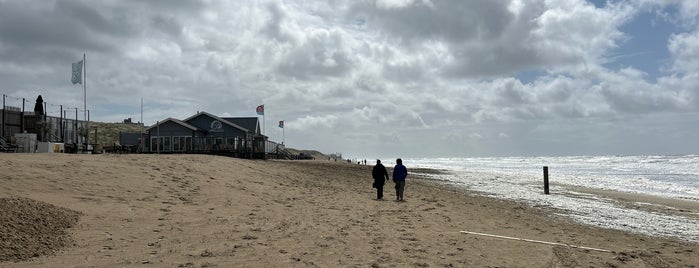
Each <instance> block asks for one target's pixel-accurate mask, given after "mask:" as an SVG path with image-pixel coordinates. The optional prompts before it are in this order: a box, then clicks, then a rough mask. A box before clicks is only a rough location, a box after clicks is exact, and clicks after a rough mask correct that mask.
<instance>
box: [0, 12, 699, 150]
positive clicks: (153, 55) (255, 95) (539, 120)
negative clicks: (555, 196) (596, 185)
mask: <svg viewBox="0 0 699 268" xmlns="http://www.w3.org/2000/svg"><path fill="white" fill-rule="evenodd" d="M697 6H699V4H697V1H692V0H685V1H680V0H663V1H661V0H631V1H611V2H608V3H607V4H606V5H604V7H603V8H596V7H595V6H594V5H592V4H591V3H588V2H586V1H583V0H531V1H519V0H514V1H510V0H492V1H457V0H453V1H422V0H395V1H390V0H385V1H384V0H382V1H370V0H363V1H352V2H344V1H308V2H303V1H296V2H284V1H261V2H255V3H250V2H246V1H220V2H218V1H217V2H207V1H203V2H196V1H181V2H168V3H160V2H139V3H128V4H126V3H122V2H118V1H117V2H97V3H91V4H90V5H86V4H85V3H83V2H80V1H65V2H64V1H61V2H56V3H52V2H46V1H35V2H31V3H29V4H24V3H23V4H17V3H15V2H1V1H0V62H1V63H2V65H0V66H2V67H0V81H3V83H4V85H3V86H4V87H5V88H10V90H11V91H10V92H7V93H9V94H13V95H17V94H20V95H34V94H36V93H40V92H39V91H38V89H46V92H43V93H44V98H45V99H46V100H47V101H48V102H50V103H58V104H66V105H70V106H78V105H79V106H82V103H81V101H80V100H79V98H77V97H76V93H75V91H76V90H75V88H74V87H72V86H71V85H70V84H69V82H68V78H67V77H68V76H67V71H66V68H68V67H69V63H70V62H74V61H77V60H78V59H79V58H80V56H81V54H82V53H83V52H85V51H86V53H87V57H88V68H89V69H88V70H89V73H88V85H89V86H88V90H89V92H88V96H89V99H90V102H89V105H90V106H92V109H93V110H94V111H95V113H93V118H97V119H98V120H103V121H119V120H121V119H123V118H122V117H125V116H126V115H128V114H129V112H130V111H133V112H134V113H136V111H138V110H139V109H138V107H136V106H137V105H138V104H139V100H140V98H141V97H143V98H144V100H145V102H146V122H147V123H153V122H155V120H161V119H163V118H167V117H179V118H185V117H187V116H189V115H191V114H193V113H195V112H196V111H201V110H205V111H208V112H211V113H214V114H228V115H233V116H236V115H239V116H253V115H254V107H255V106H256V105H259V104H262V103H264V104H265V105H266V108H267V110H268V112H267V115H266V116H267V119H266V120H267V121H271V122H276V120H285V121H286V123H287V125H286V129H285V130H286V137H287V144H290V146H292V147H302V148H303V147H305V148H316V149H320V150H323V151H329V152H332V151H340V152H345V155H348V156H349V155H351V154H353V153H354V154H360V153H368V154H375V155H390V154H393V153H395V154H399V153H400V154H413V155H416V156H420V154H430V155H440V154H443V155H457V156H458V155H462V154H473V155H478V154H507V153H513V154H538V153H559V154H566V153H575V152H578V151H582V152H591V153H594V152H595V151H596V152H607V151H610V152H612V153H613V150H614V149H615V148H617V149H618V150H622V151H621V152H619V153H624V152H623V150H626V149H628V148H633V146H631V145H624V146H619V147H614V146H613V144H614V143H615V142H618V143H619V144H623V142H626V141H627V140H626V139H625V137H623V135H622V134H620V133H623V132H627V133H641V132H643V124H641V123H638V122H641V121H643V118H652V119H653V120H660V121H663V120H667V119H668V118H672V116H678V115H682V116H680V117H682V118H692V117H691V115H695V113H697V112H699V89H697V87H696V86H694V85H697V84H699V61H697V60H696V59H698V58H699V57H698V56H699V55H698V53H697V51H699V49H697V48H698V47H699V30H697V24H696V18H697V9H699V8H697ZM673 8H675V9H677V10H678V13H677V16H678V17H679V18H678V19H677V20H669V19H667V17H658V18H662V19H665V20H668V21H670V22H672V23H676V24H677V25H680V26H678V29H679V30H677V31H676V32H674V34H672V35H671V37H670V39H669V40H667V50H668V52H669V53H670V56H671V58H670V59H668V60H667V61H666V62H665V64H666V66H669V68H665V69H662V68H661V66H660V64H658V66H659V67H658V69H662V71H663V72H664V73H662V75H660V76H657V77H652V76H651V75H649V74H648V73H645V72H643V71H641V69H640V68H635V67H634V66H618V65H617V64H615V62H614V61H615V55H616V53H618V51H617V50H618V49H620V48H622V47H623V46H620V45H621V44H628V42H634V41H635V40H634V39H633V38H632V37H631V36H628V35H627V34H628V33H624V32H622V29H623V26H624V25H626V24H627V23H629V22H630V21H632V20H633V19H634V18H635V16H638V14H641V13H643V12H650V14H654V15H656V16H665V15H668V16H669V15H671V14H674V13H671V12H672V9H673ZM71 10H81V12H84V13H85V14H88V15H87V16H84V17H79V18H76V17H74V16H72V14H73V11H71ZM690 26H691V27H690ZM682 29H685V30H682ZM529 74H532V75H529ZM527 76H529V77H527ZM3 93H5V92H3ZM77 95H79V94H77ZM21 97H28V98H30V97H33V96H21ZM117 104H119V105H122V107H121V108H118V109H117V108H112V107H114V106H117ZM130 117H137V116H135V114H134V115H132V116H130ZM634 120H635V121H634ZM631 121H633V122H634V123H629V122H631ZM672 122H683V123H687V122H690V123H691V122H692V121H691V119H686V120H675V121H672ZM570 124H575V125H573V126H571V125H570ZM649 124H655V125H656V126H668V125H667V124H663V123H662V122H659V121H658V122H651V123H649ZM660 128H661V127H656V128H653V130H648V131H651V132H652V135H650V134H649V135H648V137H657V136H662V135H657V134H658V133H660V130H658V129H660ZM677 128H682V129H684V130H685V131H679V133H691V131H689V129H688V128H687V127H681V126H677ZM605 131H609V133H604V132H605ZM269 133H270V135H271V137H272V139H276V140H279V139H280V137H276V136H274V135H277V134H279V136H281V133H277V131H275V130H270V132H269ZM677 135H680V134H677ZM681 135H684V136H679V137H676V138H677V139H682V137H685V139H687V140H689V138H692V139H694V137H693V136H691V135H690V134H681ZM690 136H691V137H690ZM687 137H689V138H687ZM580 140H584V142H582V141H580ZM628 140H631V139H628ZM551 141H553V142H554V143H555V144H556V145H558V146H559V147H558V149H556V148H551V149H545V150H544V149H540V147H542V146H541V145H543V144H546V143H547V142H551ZM576 141H577V143H578V146H570V145H569V144H572V143H575V142H576ZM622 141H623V142H622ZM656 141H657V140H656ZM649 143H650V142H649ZM415 144H419V145H420V146H419V148H416V146H415ZM601 144H602V145H601ZM682 149H684V148H679V149H678V148H674V149H668V150H672V151H673V152H678V151H682Z"/></svg>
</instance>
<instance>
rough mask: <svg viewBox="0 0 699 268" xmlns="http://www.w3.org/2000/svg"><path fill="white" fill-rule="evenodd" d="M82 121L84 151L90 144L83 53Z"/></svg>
mask: <svg viewBox="0 0 699 268" xmlns="http://www.w3.org/2000/svg"><path fill="white" fill-rule="evenodd" d="M83 119H85V124H84V126H85V130H86V132H85V133H86V134H85V149H87V146H89V144H90V128H89V127H90V125H89V124H88V121H90V120H89V119H87V61H86V60H85V53H83Z"/></svg>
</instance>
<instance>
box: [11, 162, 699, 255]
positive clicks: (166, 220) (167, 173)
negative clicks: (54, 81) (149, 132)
mask: <svg viewBox="0 0 699 268" xmlns="http://www.w3.org/2000/svg"><path fill="white" fill-rule="evenodd" d="M0 162H2V165H0V199H4V200H10V201H12V202H15V203H12V202H9V203H8V202H6V203H7V204H10V205H7V206H6V207H5V209H4V211H2V212H0V213H3V215H5V217H11V218H17V217H19V216H16V215H21V214H22V213H23V212H26V213H30V212H31V213H36V214H37V215H39V216H41V217H44V218H45V217H49V218H51V217H65V218H66V220H65V221H63V220H61V219H53V220H56V221H57V222H71V219H77V221H76V222H74V224H71V225H70V226H72V227H70V228H67V229H65V230H67V233H66V237H65V238H66V240H65V242H60V241H59V243H56V244H55V246H53V244H50V243H48V242H46V241H44V240H45V239H46V238H45V237H44V238H43V240H42V239H38V238H37V239H33V238H31V237H30V238H29V239H27V238H21V236H20V234H18V231H17V230H18V228H20V227H22V226H19V225H23V226H24V227H26V226H29V227H32V228H30V229H31V230H39V231H37V233H38V234H37V235H40V234H43V235H44V236H45V235H46V234H47V233H46V232H43V231H41V230H43V229H42V227H46V226H47V225H52V224H50V223H51V221H49V220H51V219H49V220H46V219H44V218H42V219H44V220H43V222H42V221H36V220H34V221H30V222H24V223H23V224H22V223H21V222H20V223H16V222H15V223H12V224H3V225H0V228H2V229H0V235H2V236H3V239H10V238H12V239H16V240H13V241H19V242H15V243H13V244H12V245H8V243H0V247H2V248H0V260H2V262H0V267H46V266H55V267H93V266H94V267H697V265H699V245H698V244H693V243H688V242H683V241H678V240H672V239H666V238H658V237H647V236H642V235H635V234H630V233H627V232H622V231H616V230H607V229H599V228H594V227H590V226H585V225H580V224H577V223H574V222H572V221H570V220H567V219H565V218H561V217H556V216H554V214H553V213H552V211H549V210H548V209H543V208H534V207H529V206H526V205H523V204H518V203H514V202H509V201H501V200H497V199H492V198H488V197H483V196H478V195H475V194H474V193H470V192H468V191H466V190H463V189H455V188H451V187H447V186H444V185H440V184H438V183H435V182H434V181H431V180H428V179H421V178H419V177H416V176H412V175H411V176H409V177H408V182H407V186H406V192H405V199H406V201H405V202H397V201H394V200H393V199H394V198H395V197H394V192H393V188H392V184H388V185H387V187H386V191H385V198H386V200H376V199H375V190H374V189H372V188H371V183H372V182H373V180H372V179H371V176H370V173H371V165H367V166H363V165H357V164H348V163H346V162H330V161H276V160H267V161H265V160H244V159H235V158H228V157H220V156H208V155H68V154H0ZM405 164H406V166H407V167H408V169H409V171H410V169H411V167H410V163H405ZM629 198H630V197H629ZM30 201H31V202H37V204H34V203H32V204H31V205H27V206H21V205H18V204H17V203H16V202H20V203H21V202H30ZM25 207H30V208H32V209H26V208H25ZM59 210H60V211H63V210H65V213H63V214H61V213H57V212H56V211H59ZM10 212H12V213H15V214H9V213H10ZM54 212H56V213H54ZM8 215H9V216H8ZM52 215H64V216H52ZM22 217H23V216H22ZM37 217H38V216H37ZM59 220H61V221H59ZM47 223H49V224H47ZM460 231H471V232H479V233H487V234H494V235H500V236H510V237H517V238H525V239H532V240H541V241H548V242H555V243H563V244H571V245H580V246H586V247H592V248H598V249H604V250H610V251H613V252H602V251H594V250H585V249H578V248H571V247H566V246H556V245H547V244H539V243H531V242H525V241H514V240H504V239H499V238H492V237H484V236H477V235H470V234H463V233H460ZM51 232H55V230H52V231H51ZM49 234H54V233H49ZM50 236H52V237H53V236H60V234H59V235H50ZM20 238H21V239H20ZM6 241H9V240H6ZM42 241H44V242H42ZM42 243H43V244H46V245H51V247H55V248H54V249H51V248H49V249H47V250H45V251H42V252H48V253H46V254H44V253H42V254H40V255H39V256H36V257H31V256H32V254H22V252H23V251H31V250H32V249H35V248H37V247H39V246H38V245H37V244H42ZM27 256H29V257H27Z"/></svg>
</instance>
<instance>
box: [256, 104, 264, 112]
mask: <svg viewBox="0 0 699 268" xmlns="http://www.w3.org/2000/svg"><path fill="white" fill-rule="evenodd" d="M255 111H257V114H259V115H265V105H264V104H262V105H260V106H257V109H255Z"/></svg>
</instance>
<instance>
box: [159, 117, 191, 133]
mask: <svg viewBox="0 0 699 268" xmlns="http://www.w3.org/2000/svg"><path fill="white" fill-rule="evenodd" d="M168 121H169V122H173V123H175V124H178V125H180V126H183V127H186V128H188V129H191V130H192V131H197V130H199V129H198V128H197V127H195V126H192V125H190V124H187V123H185V122H182V121H180V120H178V119H175V118H172V117H168V118H167V119H165V120H163V121H159V122H158V123H156V124H155V125H152V126H151V127H149V128H147V129H146V131H150V130H151V129H154V128H156V127H158V126H159V125H162V124H164V123H167V122H168Z"/></svg>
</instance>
